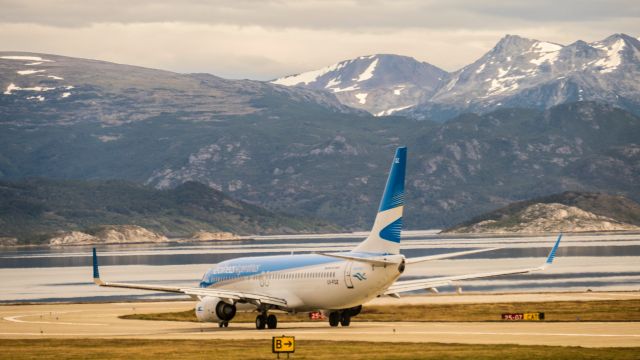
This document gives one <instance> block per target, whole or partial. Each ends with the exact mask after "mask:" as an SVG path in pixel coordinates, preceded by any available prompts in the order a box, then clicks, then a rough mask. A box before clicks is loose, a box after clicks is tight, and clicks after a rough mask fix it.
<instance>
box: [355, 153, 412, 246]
mask: <svg viewBox="0 0 640 360" xmlns="http://www.w3.org/2000/svg"><path fill="white" fill-rule="evenodd" d="M406 165H407V148H406V147H399V148H397V149H396V154H395V156H394V157H393V163H392V164H391V169H390V170H389V178H388V179H387V185H386V187H385V189H384V194H383V195H382V199H381V200H380V208H379V209H378V215H377V216H376V220H375V222H374V223H373V228H372V229H371V233H370V234H369V236H368V237H367V238H366V239H365V240H364V241H363V242H362V243H360V244H359V245H358V246H357V247H356V248H355V249H354V250H353V251H354V252H368V253H378V254H399V253H400V231H401V230H402V211H403V209H404V177H405V172H406V167H407V166H406Z"/></svg>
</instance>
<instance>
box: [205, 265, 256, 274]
mask: <svg viewBox="0 0 640 360" xmlns="http://www.w3.org/2000/svg"><path fill="white" fill-rule="evenodd" d="M259 271H260V264H247V265H230V266H216V267H214V268H213V269H211V273H212V274H242V273H257V272H259Z"/></svg>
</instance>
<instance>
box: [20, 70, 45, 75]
mask: <svg viewBox="0 0 640 360" xmlns="http://www.w3.org/2000/svg"><path fill="white" fill-rule="evenodd" d="M45 71H46V70H19V71H16V73H18V75H32V74H37V73H41V72H45Z"/></svg>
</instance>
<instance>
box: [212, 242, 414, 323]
mask: <svg viewBox="0 0 640 360" xmlns="http://www.w3.org/2000/svg"><path fill="white" fill-rule="evenodd" d="M386 259H387V260H389V261H392V262H394V263H395V264H389V265H383V266H382V265H372V264H367V263H362V262H356V261H349V260H339V259H335V258H330V257H327V256H323V255H314V254H309V255H277V256H264V257H246V258H238V259H233V260H227V261H223V262H221V263H219V264H217V265H216V266H215V267H212V268H211V269H209V270H208V271H207V272H206V273H205V274H204V276H203V277H202V281H201V282H200V287H202V288H224V289H225V290H233V291H239V292H249V293H254V292H257V293H261V294H265V295H269V296H274V297H277V298H281V299H285V300H286V301H287V308H286V310H287V311H291V312H304V311H315V310H332V309H346V308H351V307H354V306H358V305H361V304H363V303H365V302H367V301H369V300H371V299H373V298H375V297H377V296H379V295H380V294H381V292H383V291H384V290H385V289H386V288H387V287H389V285H391V284H392V283H393V282H394V281H396V279H397V278H398V277H399V276H400V275H401V273H402V270H403V265H402V266H401V264H403V263H404V256H403V255H387V256H386Z"/></svg>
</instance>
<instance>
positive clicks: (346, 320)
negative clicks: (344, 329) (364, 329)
mask: <svg viewBox="0 0 640 360" xmlns="http://www.w3.org/2000/svg"><path fill="white" fill-rule="evenodd" d="M338 324H340V325H342V326H349V325H351V315H350V314H349V313H348V312H347V311H333V312H331V313H329V325H331V326H332V327H336V326H338Z"/></svg>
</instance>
